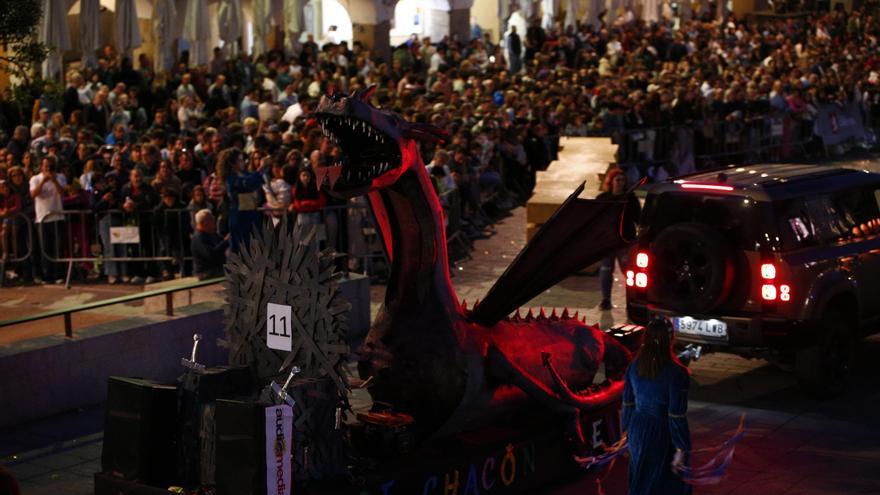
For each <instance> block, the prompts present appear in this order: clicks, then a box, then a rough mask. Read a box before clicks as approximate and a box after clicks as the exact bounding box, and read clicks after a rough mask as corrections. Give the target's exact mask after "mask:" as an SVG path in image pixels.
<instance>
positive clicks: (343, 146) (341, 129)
mask: <svg viewBox="0 0 880 495" xmlns="http://www.w3.org/2000/svg"><path fill="white" fill-rule="evenodd" d="M315 117H316V119H317V120H318V123H319V125H320V126H321V130H322V131H323V133H324V136H326V137H328V138H330V140H331V141H332V142H333V143H334V144H335V145H337V146H339V149H340V150H341V152H342V154H341V156H340V157H339V159H338V160H337V161H336V162H335V163H332V164H331V166H330V167H329V168H330V171H329V173H330V174H332V175H331V177H332V179H331V189H332V190H333V191H349V190H353V189H360V188H363V187H367V186H369V185H370V184H372V182H373V180H374V179H376V178H378V177H380V176H382V175H383V174H385V173H387V172H388V171H390V170H395V169H397V168H398V167H400V164H401V152H400V148H399V146H398V144H397V141H396V140H395V139H394V138H392V137H390V136H388V135H386V134H385V133H383V132H382V131H380V130H378V129H376V128H375V127H374V126H372V125H371V124H370V123H368V122H365V121H363V120H360V119H358V118H356V117H351V116H344V115H335V114H330V113H319V114H316V115H315ZM334 179H335V180H334Z"/></svg>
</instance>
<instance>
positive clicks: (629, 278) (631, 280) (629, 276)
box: [626, 270, 636, 287]
mask: <svg viewBox="0 0 880 495" xmlns="http://www.w3.org/2000/svg"><path fill="white" fill-rule="evenodd" d="M635 277H636V274H635V272H633V271H632V270H627V271H626V285H627V287H632V286H633V285H635V283H636V282H635Z"/></svg>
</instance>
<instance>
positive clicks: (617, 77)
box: [0, 8, 880, 283]
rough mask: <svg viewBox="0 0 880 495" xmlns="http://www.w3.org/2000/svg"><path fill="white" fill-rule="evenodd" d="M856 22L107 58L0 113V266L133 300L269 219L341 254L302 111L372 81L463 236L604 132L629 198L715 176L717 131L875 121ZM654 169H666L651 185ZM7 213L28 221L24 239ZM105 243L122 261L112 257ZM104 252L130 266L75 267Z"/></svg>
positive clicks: (868, 43)
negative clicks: (667, 179) (434, 140)
mask: <svg viewBox="0 0 880 495" xmlns="http://www.w3.org/2000/svg"><path fill="white" fill-rule="evenodd" d="M872 12H873V11H870V10H867V9H864V8H857V9H856V10H855V11H853V12H852V13H849V14H848V13H846V12H844V11H842V10H835V11H833V12H830V13H829V12H825V13H821V14H818V13H814V14H809V15H808V16H805V17H798V16H793V17H790V18H786V19H778V20H769V21H765V22H762V23H760V24H759V23H755V22H747V21H744V20H737V19H735V18H733V17H732V16H731V17H729V18H727V19H724V20H716V19H714V17H713V16H714V10H712V9H707V11H706V13H704V14H703V15H702V17H699V16H698V17H697V18H693V19H680V18H678V17H673V18H670V19H663V20H661V22H659V23H651V24H647V23H645V22H643V21H641V20H639V19H638V16H636V15H635V14H633V13H632V12H630V11H627V12H624V14H623V15H621V16H619V17H618V18H617V20H616V21H615V22H614V23H613V24H612V25H605V24H604V22H600V25H598V26H585V25H578V26H577V27H575V26H571V27H568V28H562V27H561V26H558V27H554V28H551V29H543V28H541V27H540V24H539V23H538V22H537V20H534V21H533V22H532V23H531V24H530V26H529V28H528V29H527V31H526V33H517V32H516V30H515V29H512V30H511V32H509V33H508V34H507V35H505V37H504V40H503V41H504V43H503V44H498V43H493V42H492V40H491V38H490V37H489V36H488V35H486V36H479V37H476V38H475V39H472V40H469V41H467V42H458V41H452V40H449V39H443V40H440V41H439V42H433V41H432V40H430V39H428V38H422V39H418V38H417V37H415V36H413V37H412V38H411V39H409V40H408V41H407V42H406V43H404V44H402V45H400V46H398V47H396V48H395V49H394V50H393V52H392V54H391V58H390V60H383V59H382V58H380V57H379V56H377V55H376V54H374V53H370V52H369V50H368V49H367V48H366V47H364V46H362V45H360V44H359V43H354V44H353V45H352V46H349V45H348V44H347V43H345V42H342V43H338V44H335V43H327V44H324V45H323V46H319V45H318V44H317V43H315V42H314V41H313V39H312V38H311V37H309V39H308V41H306V42H305V43H303V44H302V45H301V47H300V48H299V50H298V51H297V52H296V53H292V54H291V53H285V52H284V51H282V50H277V49H276V50H272V51H269V52H267V53H265V54H262V55H260V56H259V57H257V58H256V59H251V57H250V56H248V55H240V56H236V57H230V58H227V57H226V56H225V52H224V51H223V50H221V49H219V48H218V49H216V50H215V51H214V55H213V58H212V60H211V62H210V63H209V64H206V65H204V66H200V67H196V66H192V65H191V64H190V63H189V62H188V55H187V53H186V52H184V53H183V55H182V56H181V58H180V60H179V61H178V63H176V65H175V67H174V68H173V69H172V70H170V71H159V72H156V71H154V70H153V64H152V62H151V61H150V59H149V58H148V57H147V56H146V55H141V56H140V57H139V59H138V63H137V67H135V65H134V64H133V62H132V60H131V59H130V58H128V57H125V56H120V55H119V54H117V53H115V52H114V49H113V48H112V47H111V46H107V47H105V48H104V49H103V50H102V51H101V54H100V57H99V59H98V66H97V67H96V68H81V69H78V68H75V69H70V70H69V71H68V73H67V75H66V82H67V85H66V88H65V90H64V92H63V95H62V96H61V97H60V98H52V97H50V95H48V94H47V95H43V96H42V97H41V98H40V99H38V100H36V101H35V102H34V106H33V108H32V109H31V108H28V109H22V108H21V107H18V106H16V105H15V104H13V103H12V102H11V101H10V99H9V95H8V94H7V95H4V97H3V98H2V99H0V130H2V131H3V132H2V133H0V134H2V135H0V141H2V144H4V145H5V146H4V147H3V148H2V149H0V217H2V218H3V222H2V226H3V230H2V241H3V242H2V245H0V247H2V249H3V253H2V255H3V256H4V258H6V259H9V260H11V261H12V260H17V259H18V258H17V256H20V255H21V253H23V252H24V251H26V250H27V245H28V243H29V242H31V243H32V244H33V249H31V252H32V254H31V256H29V257H28V259H27V260H24V261H19V262H15V263H10V264H9V265H8V266H7V269H9V270H10V273H8V274H9V275H12V276H15V277H18V278H19V279H20V280H23V281H26V282H30V281H38V280H42V281H47V282H49V281H59V280H60V277H61V272H60V271H59V266H58V264H57V263H53V260H54V259H57V258H65V259H70V258H74V259H78V261H77V263H78V264H77V271H78V272H79V276H81V277H91V278H96V277H107V279H108V280H109V281H110V282H111V283H113V282H120V281H130V282H133V283H144V282H151V281H153V280H157V279H160V278H168V277H171V276H173V275H174V274H175V273H180V274H190V273H193V267H192V266H191V265H190V263H189V262H186V261H184V259H189V258H190V257H192V256H193V255H196V256H198V257H201V259H200V260H197V262H196V263H195V265H196V271H201V274H202V275H204V274H206V273H216V266H217V260H218V259H219V258H218V253H222V252H223V251H224V250H226V249H227V241H228V244H229V246H228V249H232V250H235V249H237V247H238V244H239V243H240V242H241V241H242V240H243V239H245V238H246V237H247V235H248V234H249V232H250V229H251V228H252V227H253V225H255V224H256V223H259V221H261V220H262V219H263V218H264V217H265V216H269V217H270V218H271V219H272V220H273V221H275V222H276V223H277V222H278V221H279V220H280V219H281V218H282V217H284V216H286V215H295V217H296V220H295V223H297V224H300V225H304V224H316V223H317V224H325V225H326V226H327V239H326V242H328V244H331V245H334V246H335V247H337V248H339V249H340V250H341V251H345V250H346V249H345V246H344V245H342V243H343V242H345V241H344V239H343V237H344V236H342V235H334V234H333V232H336V231H340V230H343V229H339V228H338V225H339V224H340V223H343V222H344V218H342V217H340V216H338V215H337V214H336V211H337V210H333V211H332V212H331V213H328V212H327V207H328V206H334V205H336V206H341V205H342V203H339V202H338V200H335V199H333V198H332V197H327V196H325V195H324V193H323V192H322V191H321V189H320V187H318V184H316V175H315V172H314V171H315V169H316V168H317V167H322V166H326V165H327V164H329V163H332V162H333V161H334V158H335V157H336V156H337V155H338V154H339V153H340V150H338V149H336V147H335V146H334V145H333V143H332V142H331V141H330V140H329V139H327V138H325V137H324V136H323V134H322V132H321V130H320V128H319V127H318V126H317V125H316V122H315V121H314V119H312V118H310V114H309V113H310V111H311V110H313V109H314V108H315V105H316V104H317V101H318V99H319V97H320V96H321V95H322V94H324V93H326V92H328V91H331V90H333V91H343V92H345V93H348V92H351V91H355V90H361V89H365V88H367V87H369V86H371V85H375V86H377V90H376V91H375V92H374V93H373V100H372V101H373V103H374V104H375V105H377V106H379V107H382V108H385V109H390V110H393V111H396V112H398V113H400V114H401V115H402V116H403V117H404V118H406V119H407V120H412V121H416V122H422V123H430V124H433V125H436V126H438V127H440V128H442V129H444V130H446V131H448V133H449V138H448V140H447V141H446V142H442V143H438V144H436V145H434V144H425V145H423V146H422V148H421V153H422V158H423V161H424V162H425V164H426V165H427V166H428V168H429V171H430V175H431V177H432V180H433V182H434V185H435V188H436V190H437V192H438V194H439V195H440V196H441V200H442V202H443V204H444V207H445V208H447V209H448V212H455V215H456V216H457V218H459V219H460V222H459V223H458V225H456V227H457V228H460V229H461V231H462V233H463V235H466V236H469V237H475V236H479V235H481V234H482V232H483V227H484V226H485V225H486V223H487V222H488V221H489V220H488V218H487V216H489V215H488V214H487V210H492V209H504V208H509V207H511V206H512V205H515V204H519V203H521V202H524V201H525V200H526V199H527V198H528V197H529V196H530V194H531V191H532V188H533V186H534V183H535V173H536V171H538V170H542V169H544V168H546V166H547V165H548V164H549V163H550V162H551V161H552V160H553V159H554V158H555V156H556V153H557V149H558V143H559V137H560V136H562V135H568V136H586V135H610V136H612V138H613V139H615V140H616V141H617V142H619V143H620V144H621V148H620V151H619V153H620V154H621V156H619V161H620V162H621V164H629V163H630V162H632V161H636V162H641V163H639V166H635V167H630V168H628V169H626V170H625V172H626V174H627V177H628V178H629V179H630V180H631V181H632V180H634V179H638V178H639V176H640V175H642V174H645V173H649V174H651V175H655V176H662V175H663V174H666V175H674V174H677V173H681V172H685V171H688V170H692V169H694V168H695V167H697V168H699V167H702V166H710V165H712V164H715V163H714V162H710V161H702V160H700V159H697V157H700V156H704V155H706V152H707V151H708V152H709V154H711V149H708V148H711V145H712V142H713V135H712V133H713V129H717V128H716V127H713V126H714V125H715V124H716V123H717V122H723V123H726V124H730V125H735V124H736V123H738V122H745V121H747V120H748V119H753V118H756V117H761V116H764V115H770V114H772V115H774V116H779V115H782V118H784V119H793V118H797V119H799V120H800V121H809V120H810V119H811V115H812V114H811V112H815V110H816V108H817V105H820V104H822V103H826V102H837V103H840V104H846V103H849V102H852V101H856V102H858V104H859V105H860V109H861V110H862V111H863V112H864V118H865V121H866V123H870V124H872V125H873V124H875V123H876V120H877V119H878V115H880V111H875V110H876V107H877V105H878V104H880V90H878V89H880V80H878V70H880V67H878V66H880V56H878V53H880V52H878V36H880V23H878V21H877V19H876V18H875V17H874V15H873V13H872ZM673 14H674V13H673ZM600 21H601V18H600ZM517 47H519V50H517ZM788 122H789V120H784V125H783V128H784V132H787V133H789V134H791V132H793V131H790V130H789V129H793V127H786V126H789V125H790V124H789V123H788ZM640 129H641V130H645V132H644V133H643V134H642V137H641V138H639V139H637V141H639V143H638V144H637V145H636V146H635V147H632V146H630V145H631V144H632V143H631V141H632V140H633V139H634V138H633V136H634V134H633V131H638V130H640ZM726 129H727V128H726ZM798 129H800V128H798ZM716 132H717V131H716ZM725 132H728V131H727V130H725ZM798 132H803V131H802V130H799V131H798ZM664 133H665V134H664ZM661 134H663V135H665V136H666V138H667V139H661V138H660V136H661ZM636 136H638V135H636ZM661 143H662V145H661ZM652 163H657V164H660V165H659V167H660V168H662V170H659V171H658V170H657V169H653V170H648V169H647V167H646V166H645V165H646V164H652ZM259 210H266V211H263V212H261V211H259ZM69 212H77V213H75V214H69ZM84 212H89V214H88V215H86V214H85V213H84ZM19 213H24V214H25V216H27V217H28V218H30V219H31V221H32V222H33V224H34V226H35V228H34V229H33V230H34V235H33V238H32V239H29V238H28V237H29V236H28V235H27V234H26V230H25V229H24V228H23V225H22V222H21V221H20V220H21V218H20V216H18V214H19ZM122 226H129V227H133V228H134V230H135V231H136V232H137V233H138V240H139V244H124V243H118V242H113V239H111V231H112V230H113V228H114V227H122ZM224 238H225V240H224ZM41 253H51V254H50V256H51V257H46V256H41V255H40V254H41ZM101 254H103V256H105V257H129V258H134V259H133V260H130V261H103V262H102V263H94V262H92V261H89V260H88V259H89V258H94V257H95V256H96V255H101ZM154 257H163V258H164V259H162V260H151V259H150V258H154Z"/></svg>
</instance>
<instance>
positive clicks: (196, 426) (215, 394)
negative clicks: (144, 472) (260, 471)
mask: <svg viewBox="0 0 880 495" xmlns="http://www.w3.org/2000/svg"><path fill="white" fill-rule="evenodd" d="M253 386H254V385H253V373H252V372H251V370H250V368H248V367H246V366H221V367H217V368H207V369H203V370H194V371H188V372H187V373H186V374H184V375H183V377H182V378H181V386H180V394H179V396H180V441H179V443H178V445H177V452H178V454H177V476H178V481H179V482H180V483H183V484H200V483H201V484H203V485H213V484H214V482H215V449H214V436H215V435H214V401H216V400H217V399H235V398H245V397H247V396H249V395H251V393H252V390H253Z"/></svg>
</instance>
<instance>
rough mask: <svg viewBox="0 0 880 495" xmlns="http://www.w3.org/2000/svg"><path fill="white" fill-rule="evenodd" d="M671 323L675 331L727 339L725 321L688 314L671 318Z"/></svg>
mask: <svg viewBox="0 0 880 495" xmlns="http://www.w3.org/2000/svg"><path fill="white" fill-rule="evenodd" d="M672 324H673V325H674V326H675V331H676V332H677V333H683V334H687V335H697V336H700V337H710V338H714V339H727V323H724V322H723V321H721V320H697V319H694V318H691V317H690V316H678V317H675V318H673V320H672Z"/></svg>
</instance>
